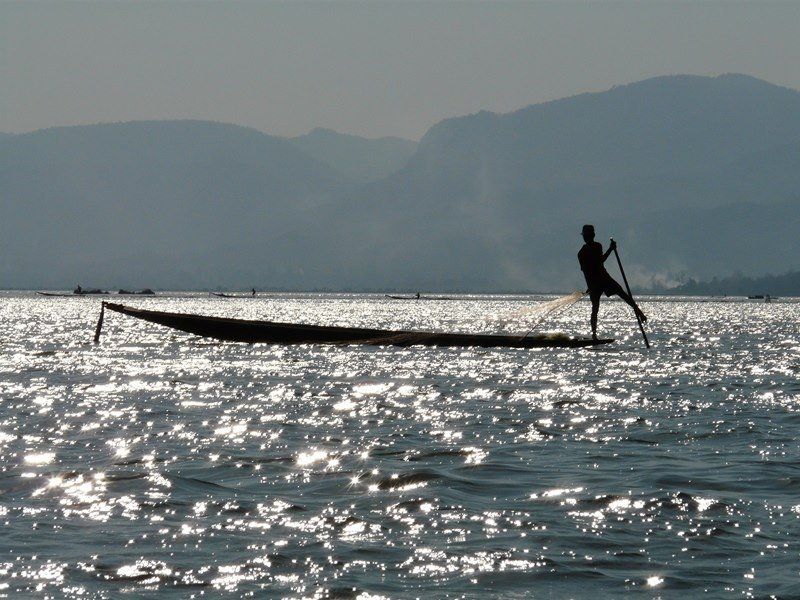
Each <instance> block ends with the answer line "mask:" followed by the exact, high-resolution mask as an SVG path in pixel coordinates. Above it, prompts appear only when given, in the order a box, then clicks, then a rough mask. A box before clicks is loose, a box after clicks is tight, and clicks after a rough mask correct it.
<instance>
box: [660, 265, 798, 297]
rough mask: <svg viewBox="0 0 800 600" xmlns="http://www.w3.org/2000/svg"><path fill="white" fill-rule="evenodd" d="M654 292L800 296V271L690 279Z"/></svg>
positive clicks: (704, 294)
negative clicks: (705, 279)
mask: <svg viewBox="0 0 800 600" xmlns="http://www.w3.org/2000/svg"><path fill="white" fill-rule="evenodd" d="M654 291H656V292H657V293H668V294H686V295H703V296H754V295H758V294H761V295H766V294H769V295H770V296H800V271H790V272H789V273H784V274H783V275H765V276H764V277H745V276H744V275H731V276H730V277H725V278H723V279H717V278H716V277H715V278H714V279H712V280H711V281H696V280H694V279H690V280H689V281H687V282H686V283H684V284H682V285H679V286H677V287H674V288H669V289H661V290H654Z"/></svg>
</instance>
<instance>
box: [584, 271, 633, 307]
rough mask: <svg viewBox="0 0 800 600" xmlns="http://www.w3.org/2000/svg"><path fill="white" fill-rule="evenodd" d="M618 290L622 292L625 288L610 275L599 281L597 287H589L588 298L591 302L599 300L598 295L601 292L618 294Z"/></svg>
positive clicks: (608, 294) (612, 294)
mask: <svg viewBox="0 0 800 600" xmlns="http://www.w3.org/2000/svg"><path fill="white" fill-rule="evenodd" d="M620 292H622V293H624V292H625V290H623V289H622V286H621V285H620V284H618V283H617V282H616V281H614V280H613V279H612V278H611V277H608V278H606V279H604V280H603V281H601V282H600V285H598V286H597V287H591V288H589V298H590V299H591V301H592V302H599V300H600V296H602V295H603V294H605V295H606V296H619V294H620Z"/></svg>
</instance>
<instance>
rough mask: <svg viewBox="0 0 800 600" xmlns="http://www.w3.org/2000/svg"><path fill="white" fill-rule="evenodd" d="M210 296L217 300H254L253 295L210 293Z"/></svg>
mask: <svg viewBox="0 0 800 600" xmlns="http://www.w3.org/2000/svg"><path fill="white" fill-rule="evenodd" d="M211 295H212V296H217V297H218V298H255V297H256V295H255V294H252V293H251V294H225V293H223V292H211Z"/></svg>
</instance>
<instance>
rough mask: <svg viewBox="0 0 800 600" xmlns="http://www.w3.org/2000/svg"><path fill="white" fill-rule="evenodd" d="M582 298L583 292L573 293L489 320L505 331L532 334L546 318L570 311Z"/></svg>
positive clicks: (490, 317)
mask: <svg viewBox="0 0 800 600" xmlns="http://www.w3.org/2000/svg"><path fill="white" fill-rule="evenodd" d="M581 298H583V292H572V293H571V294H569V295H568V296H562V297H561V298H556V299H555V300H550V301H548V302H537V303H536V304H534V305H532V306H526V307H524V308H521V309H518V310H515V311H513V312H509V313H504V314H499V315H491V316H489V317H487V319H488V320H491V321H493V322H494V323H496V324H498V325H500V326H501V327H503V328H505V329H516V330H519V329H522V328H525V329H526V330H527V332H528V333H530V332H531V331H533V329H534V328H535V327H536V326H537V325H539V323H541V322H542V320H544V318H545V317H547V316H550V315H554V314H556V313H559V312H561V311H563V310H566V309H568V308H569V307H570V306H572V305H573V304H575V303H576V302H577V301H578V300H580V299H581ZM526 335H527V334H526Z"/></svg>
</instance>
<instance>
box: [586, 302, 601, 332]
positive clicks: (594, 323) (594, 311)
mask: <svg viewBox="0 0 800 600" xmlns="http://www.w3.org/2000/svg"><path fill="white" fill-rule="evenodd" d="M600 295H601V294H591V295H590V296H589V299H590V300H591V301H592V316H591V319H590V320H589V322H590V323H591V325H592V339H595V340H596V339H597V312H598V311H599V310H600Z"/></svg>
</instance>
